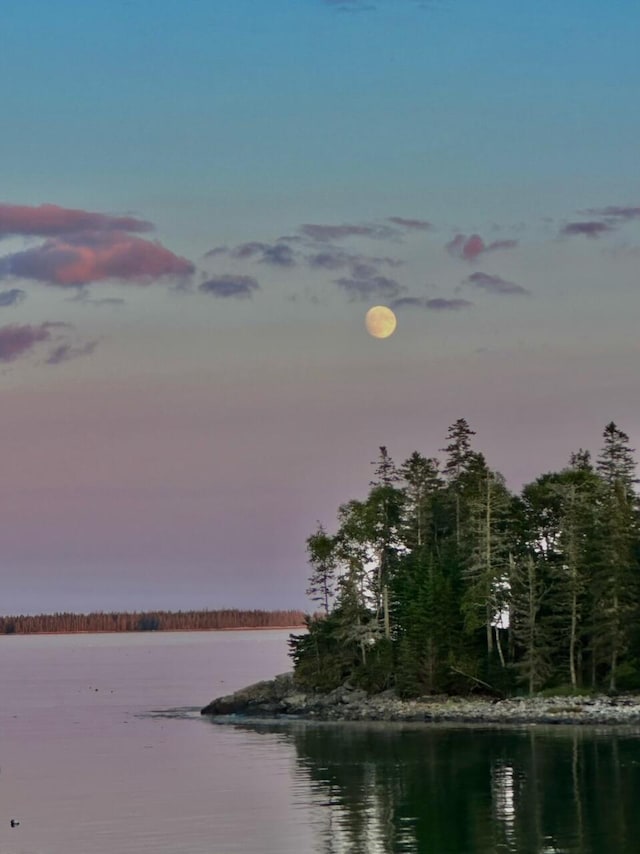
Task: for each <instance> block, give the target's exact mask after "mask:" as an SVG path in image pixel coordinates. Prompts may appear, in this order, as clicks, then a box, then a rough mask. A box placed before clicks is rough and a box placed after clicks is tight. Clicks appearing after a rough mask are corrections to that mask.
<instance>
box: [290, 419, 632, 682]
mask: <svg viewBox="0 0 640 854" xmlns="http://www.w3.org/2000/svg"><path fill="white" fill-rule="evenodd" d="M474 435H475V433H474V431H473V430H471V428H470V427H469V425H468V423H467V422H466V421H465V420H464V419H459V420H458V421H456V422H455V423H454V424H453V425H452V426H451V428H450V429H449V433H448V435H447V438H446V443H447V444H446V446H445V447H444V448H443V449H442V452H443V453H444V459H443V460H442V461H441V460H440V459H438V458H435V457H433V458H426V457H424V456H422V455H421V454H420V453H418V452H414V453H413V454H412V455H411V456H410V457H409V458H408V459H407V460H405V461H404V462H403V463H402V464H401V465H399V466H396V465H395V464H394V462H393V460H392V458H391V456H390V455H389V453H388V451H387V449H386V447H381V448H380V455H379V459H378V460H377V462H376V463H374V465H375V466H376V468H375V475H374V479H373V481H372V482H371V484H370V490H369V493H368V495H367V497H366V498H365V499H364V500H352V501H349V502H347V503H346V504H343V505H342V506H341V507H340V508H339V510H338V524H337V530H336V531H335V533H329V532H328V531H327V530H325V528H324V527H323V526H322V525H320V526H319V527H318V529H317V530H316V532H315V533H314V534H312V536H310V537H309V539H308V540H307V550H308V555H309V560H310V565H311V568H312V575H311V578H310V584H309V590H308V591H307V592H308V593H309V595H310V596H311V597H312V599H313V600H314V601H315V602H316V603H317V605H318V606H319V608H320V609H321V613H320V614H319V615H315V616H313V617H310V616H308V617H307V625H308V629H309V632H308V634H307V635H301V636H292V638H291V641H290V646H291V655H292V658H293V661H294V667H295V673H296V678H297V680H298V682H299V683H300V684H301V685H303V686H306V687H313V688H318V689H321V690H329V689H331V688H333V687H336V686H338V685H340V684H343V683H344V682H346V681H349V682H351V684H354V685H359V686H362V687H364V688H366V689H368V690H382V689H385V688H388V687H393V688H395V689H396V690H397V691H399V693H401V694H402V695H405V696H417V695H421V694H428V693H432V692H448V693H461V692H466V691H469V690H471V689H476V690H481V691H487V692H493V693H496V694H510V693H516V692H527V693H533V692H536V691H539V690H541V689H546V688H549V689H557V688H558V687H560V686H563V687H567V688H568V689H570V690H572V691H578V690H582V689H584V690H607V691H611V692H613V691H616V690H623V689H631V688H634V689H635V688H640V620H639V617H640V608H639V592H640V524H639V520H640V515H639V504H638V498H637V496H636V493H635V489H634V484H635V482H636V479H635V476H634V472H635V461H634V457H633V454H634V449H633V448H630V447H629V438H628V436H627V435H626V434H625V433H624V432H623V431H622V430H620V429H619V428H618V427H617V425H616V424H614V423H613V422H611V423H610V424H608V425H607V427H606V428H605V430H604V434H603V447H602V449H601V451H600V452H599V454H598V456H597V458H596V459H595V461H593V460H592V458H591V454H590V453H589V452H588V451H585V450H582V449H580V450H578V451H577V452H575V453H573V454H572V455H571V457H570V459H569V461H568V464H567V465H566V467H564V468H563V469H561V470H560V471H551V472H547V473H545V474H542V475H540V476H539V477H538V478H536V480H534V481H533V482H531V483H529V484H527V485H525V486H524V488H523V489H522V491H521V492H520V494H514V493H512V492H511V491H510V490H509V489H508V488H507V485H506V483H505V480H504V478H503V477H502V475H500V474H499V473H498V472H497V471H495V470H493V469H491V468H490V467H489V466H488V464H487V462H486V460H485V457H484V455H483V454H482V453H480V452H479V451H477V450H475V449H474V448H473V447H472V437H473V436H474Z"/></svg>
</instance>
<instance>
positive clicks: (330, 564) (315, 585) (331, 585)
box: [307, 524, 338, 614]
mask: <svg viewBox="0 0 640 854" xmlns="http://www.w3.org/2000/svg"><path fill="white" fill-rule="evenodd" d="M307 554H308V555H309V563H310V564H311V567H312V570H313V571H312V573H311V576H310V578H309V587H308V588H307V596H309V597H310V598H311V599H312V601H314V602H318V603H320V605H321V607H322V608H323V609H324V612H325V614H328V613H329V605H330V603H331V601H332V599H333V596H334V595H335V580H336V579H335V576H336V569H337V566H338V559H337V555H336V541H335V538H334V537H330V536H329V535H328V534H327V532H326V531H325V529H324V527H323V526H322V525H321V524H318V529H317V531H316V532H315V534H312V535H311V536H310V537H309V538H308V539H307Z"/></svg>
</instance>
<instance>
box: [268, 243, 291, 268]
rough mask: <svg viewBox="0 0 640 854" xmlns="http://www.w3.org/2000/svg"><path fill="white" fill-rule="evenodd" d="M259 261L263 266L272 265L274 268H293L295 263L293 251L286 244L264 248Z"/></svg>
mask: <svg viewBox="0 0 640 854" xmlns="http://www.w3.org/2000/svg"><path fill="white" fill-rule="evenodd" d="M260 261H261V263H263V264H273V265H274V266H275V267H293V266H294V265H295V263H296V262H295V255H294V252H293V249H292V248H291V247H290V246H287V244H286V243H275V244H274V245H273V246H265V248H264V249H263V251H262V257H261V258H260Z"/></svg>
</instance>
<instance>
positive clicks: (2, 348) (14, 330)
mask: <svg viewBox="0 0 640 854" xmlns="http://www.w3.org/2000/svg"><path fill="white" fill-rule="evenodd" d="M50 339H51V330H50V324H48V323H41V324H40V325H39V326H31V325H29V324H25V325H23V326H18V325H14V324H11V325H9V326H2V327H0V362H14V361H15V360H16V359H17V358H19V357H20V356H22V355H23V354H25V353H28V352H29V350H31V349H32V348H33V347H35V346H36V344H39V343H40V342H42V341H48V340H50Z"/></svg>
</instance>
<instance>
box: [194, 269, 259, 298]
mask: <svg viewBox="0 0 640 854" xmlns="http://www.w3.org/2000/svg"><path fill="white" fill-rule="evenodd" d="M198 290H199V291H201V292H202V293H204V294H209V295H210V296H214V297H222V298H224V299H229V298H231V299H250V298H251V297H252V296H253V295H254V293H255V292H256V291H259V290H260V285H259V284H258V282H257V281H256V280H255V279H254V278H252V277H251V276H237V275H235V274H233V273H227V274H224V275H221V276H213V277H212V278H210V279H207V281H206V282H202V284H201V285H200V286H199V287H198Z"/></svg>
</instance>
